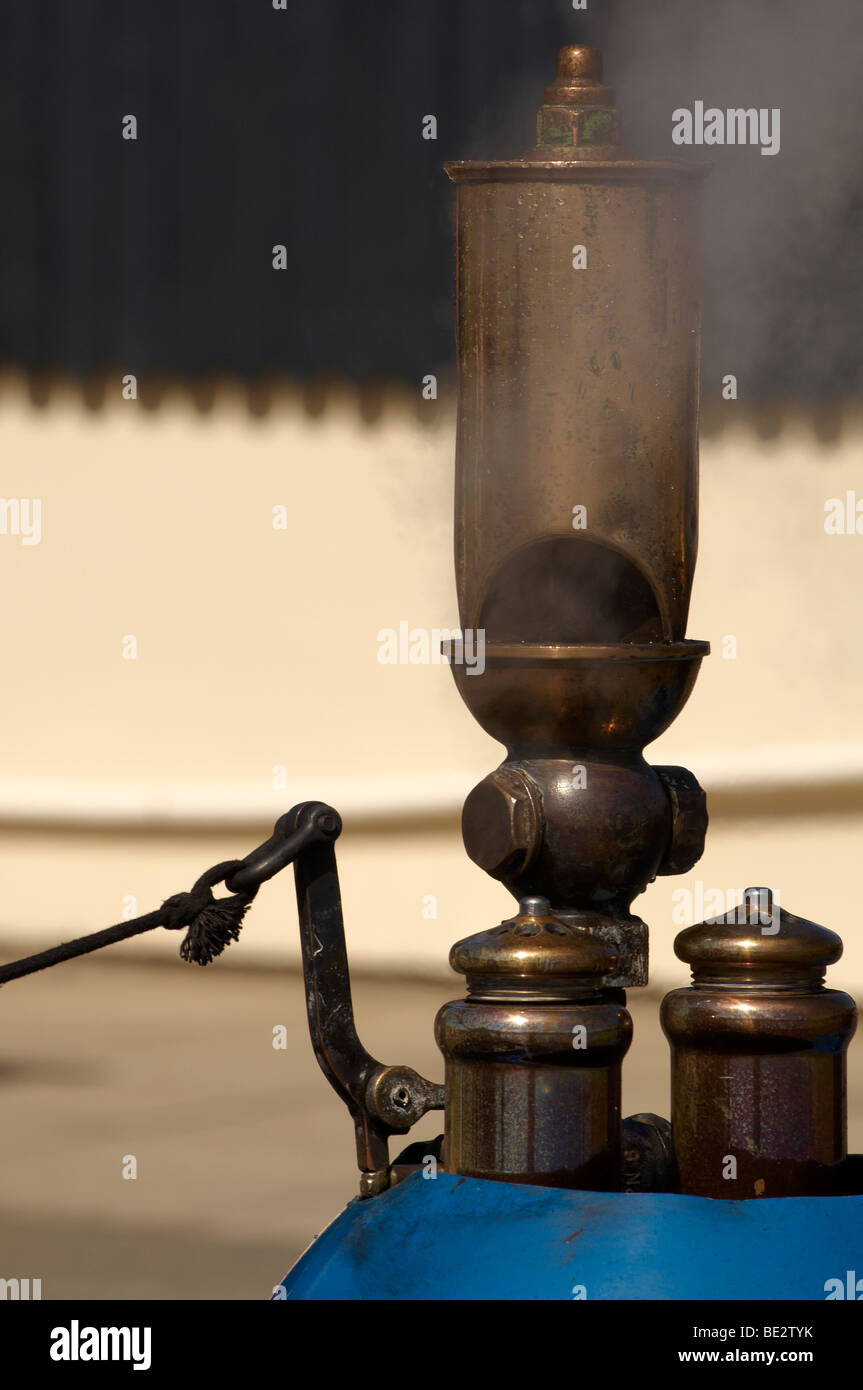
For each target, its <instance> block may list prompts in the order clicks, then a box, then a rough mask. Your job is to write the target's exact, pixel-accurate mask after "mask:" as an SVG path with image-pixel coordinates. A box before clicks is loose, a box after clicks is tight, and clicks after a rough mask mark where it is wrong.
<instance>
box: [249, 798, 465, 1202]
mask: <svg viewBox="0 0 863 1390" xmlns="http://www.w3.org/2000/svg"><path fill="white" fill-rule="evenodd" d="M278 829H279V830H280V831H281V833H282V834H283V835H284V836H285V837H286V843H287V840H291V841H292V843H293V844H294V845H296V844H299V849H298V850H297V851H295V857H294V856H293V855H292V856H291V857H294V878H295V882H296V889H297V909H298V912H299V918H300V942H301V947H302V955H303V976H304V979H305V985H306V1008H307V1011H308V1017H309V1032H310V1034H311V1039H312V1047H313V1049H314V1053H315V1056H316V1057H317V1059H318V1064H319V1065H320V1068H321V1070H322V1071H323V1073H324V1075H325V1076H326V1078H327V1080H328V1081H329V1083H330V1085H331V1086H332V1087H333V1089H334V1090H335V1091H336V1092H337V1094H338V1095H339V1096H341V1098H342V1100H343V1101H344V1102H345V1104H346V1105H347V1107H348V1110H349V1111H350V1114H351V1118H352V1119H353V1122H354V1130H355V1134H356V1144H357V1164H358V1166H359V1168H360V1171H361V1173H362V1174H363V1178H362V1182H361V1187H360V1195H361V1196H372V1195H374V1194H375V1193H376V1192H380V1191H381V1190H382V1189H383V1188H384V1187H385V1186H386V1185H387V1182H388V1174H389V1144H388V1140H389V1136H390V1135H391V1134H406V1133H407V1132H408V1130H409V1129H410V1128H411V1126H412V1125H414V1124H415V1123H416V1122H417V1120H419V1119H420V1118H421V1117H422V1116H423V1115H424V1114H425V1113H426V1112H427V1111H428V1110H442V1109H443V1103H444V1092H443V1087H442V1086H435V1085H433V1084H432V1083H431V1082H430V1081H426V1080H425V1079H424V1078H423V1077H421V1076H420V1075H419V1073H418V1072H415V1071H414V1070H413V1068H412V1067H401V1066H396V1067H387V1066H384V1065H383V1064H382V1063H381V1062H378V1061H377V1060H376V1059H375V1058H374V1057H372V1055H371V1054H370V1053H369V1052H367V1051H366V1049H365V1048H364V1047H363V1045H362V1043H361V1042H360V1040H359V1037H358V1036H357V1031H356V1026H355V1023H354V1010H353V1002H352V1000H351V983H350V973H349V970H348V955H347V949H346V946H345V929H344V921H343V917H342V899H341V890H340V888H339V876H338V869H337V868H336V852H335V841H336V840H337V839H338V837H339V835H340V833H341V829H342V822H341V817H340V816H339V814H338V812H337V811H334V810H333V809H332V807H331V806H326V805H325V804H324V803H323V802H320V801H307V802H303V803H302V804H301V805H299V806H295V807H294V808H293V810H292V811H289V812H288V814H287V815H286V816H283V817H282V819H281V820H280V822H279V827H278ZM295 837H296V838H295ZM274 838H275V837H274ZM274 855H277V851H275V852H274ZM284 862H286V861H285V860H284V859H283V860H282V863H284ZM274 872H275V870H274Z"/></svg>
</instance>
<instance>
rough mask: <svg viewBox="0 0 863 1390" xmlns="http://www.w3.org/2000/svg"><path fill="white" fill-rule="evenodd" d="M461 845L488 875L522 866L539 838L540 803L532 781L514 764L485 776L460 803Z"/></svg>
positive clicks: (496, 874) (534, 848) (515, 871)
mask: <svg viewBox="0 0 863 1390" xmlns="http://www.w3.org/2000/svg"><path fill="white" fill-rule="evenodd" d="M461 831H462V838H463V839H464V847H465V849H466V850H467V852H468V854H469V856H470V858H471V859H472V860H473V862H474V863H475V864H478V865H479V866H480V868H481V869H485V871H486V873H488V874H491V876H492V878H503V877H504V876H505V875H507V874H510V873H520V872H521V871H522V870H523V869H526V868H527V866H528V864H529V863H530V861H531V860H532V859H533V857H534V855H535V854H536V851H537V850H538V849H539V846H540V843H541V841H542V803H541V800H540V795H539V792H538V791H537V789H536V787H535V786H534V785H533V783H532V782H530V781H529V779H528V778H527V777H526V776H525V774H524V773H523V772H520V771H519V770H518V769H517V768H514V767H499V768H498V769H497V771H496V772H492V773H490V774H489V776H488V777H485V778H484V779H483V780H482V781H481V782H480V783H479V784H478V785H477V786H476V787H474V789H473V791H472V792H470V793H469V795H468V798H467V800H466V801H465V803H464V810H463V811H462V818H461Z"/></svg>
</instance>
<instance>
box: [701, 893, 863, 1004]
mask: <svg viewBox="0 0 863 1390" xmlns="http://www.w3.org/2000/svg"><path fill="white" fill-rule="evenodd" d="M674 950H675V953H676V955H677V956H679V958H680V959H681V960H684V961H686V962H687V964H688V965H689V966H690V967H691V969H692V982H693V984H694V985H696V986H698V985H723V984H734V985H739V984H747V983H748V984H749V985H751V986H753V987H762V988H768V989H769V988H770V987H771V986H778V987H783V986H784V987H788V986H789V985H795V984H799V985H808V986H811V985H813V984H816V985H817V984H819V983H820V982H821V981H822V980H823V979H824V972H825V970H826V968H827V966H828V965H833V964H834V963H835V962H836V961H837V960H838V959H839V957H840V956H841V954H842V941H841V938H840V937H839V936H837V934H836V933H835V932H832V931H829V930H828V929H827V927H821V926H819V925H818V924H817V922H810V921H809V920H808V919H807V918H806V917H797V916H795V914H794V913H793V912H786V911H785V909H784V908H782V907H780V906H779V905H778V904H777V903H776V902H775V900H774V898H773V894H772V893H771V892H770V889H769V888H747V889H746V890H745V892H744V896H743V902H742V903H741V904H740V905H739V907H735V908H731V909H729V911H728V912H727V913H726V914H725V915H724V916H722V917H712V918H710V919H709V920H708V921H706V922H701V923H700V924H699V925H698V926H695V927H687V928H686V930H685V931H682V932H681V933H680V934H679V936H678V937H677V939H676V940H675V942H674Z"/></svg>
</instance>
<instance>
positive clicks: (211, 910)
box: [162, 860, 257, 965]
mask: <svg viewBox="0 0 863 1390" xmlns="http://www.w3.org/2000/svg"><path fill="white" fill-rule="evenodd" d="M240 864H241V861H240V860H228V861H226V862H225V863H223V864H216V865H214V867H213V868H212V869H208V871H207V872H206V873H205V874H202V875H201V877H200V878H199V879H198V882H197V883H196V884H195V886H194V888H192V890H191V892H189V893H177V894H175V896H174V897H173V898H168V899H167V901H166V902H164V903H163V904H162V912H163V914H164V918H163V923H162V925H163V926H165V927H168V928H169V929H172V928H173V929H176V928H179V927H186V928H187V930H186V935H185V936H184V937H183V940H182V943H181V945H180V956H181V958H182V959H183V960H185V961H188V963H189V964H190V965H209V964H210V962H211V961H213V960H215V959H216V957H217V956H220V955H221V954H222V952H223V951H224V949H225V947H226V946H230V944H231V942H232V941H238V940H239V938H240V928H241V926H242V925H243V918H244V917H245V915H246V913H247V911H248V910H249V908H250V907H251V905H252V902H253V900H254V897H255V893H256V892H257V889H255V890H254V892H251V893H233V894H232V895H231V896H230V897H229V898H214V897H213V889H212V885H213V884H215V883H224V882H225V880H226V879H227V878H228V877H229V876H230V874H231V873H232V872H233V871H234V870H236V869H238V868H239V867H240Z"/></svg>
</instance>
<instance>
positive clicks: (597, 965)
mask: <svg viewBox="0 0 863 1390" xmlns="http://www.w3.org/2000/svg"><path fill="white" fill-rule="evenodd" d="M449 959H450V965H451V966H452V968H453V970H457V971H458V972H459V974H460V975H466V976H467V979H468V998H470V999H477V998H482V999H491V998H495V999H503V998H506V999H515V998H518V999H529V998H534V999H572V998H578V997H580V996H583V995H585V994H595V993H598V992H599V991H600V990H601V989H602V987H603V981H604V980H605V978H606V977H607V976H610V975H613V974H614V972H615V970H616V969H617V964H618V958H617V953H616V952H615V951H614V950H613V948H612V947H611V946H609V945H608V944H607V943H606V942H604V941H601V940H600V939H599V937H597V936H593V935H591V933H590V932H587V931H584V930H583V929H582V928H580V927H575V926H568V925H567V924H566V923H565V922H561V921H559V920H558V919H557V918H556V917H555V916H553V914H552V912H551V909H550V907H549V903H548V899H547V898H540V897H534V898H523V899H522V901H521V903H520V904H519V911H518V913H517V915H516V916H515V917H511V918H508V919H507V920H506V921H504V922H501V924H500V926H498V927H492V928H491V929H490V930H489V931H484V932H477V934H476V935H475V936H468V937H466V938H465V939H464V940H463V941H457V942H456V943H455V945H454V946H453V948H452V950H451V951H450V956H449Z"/></svg>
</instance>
